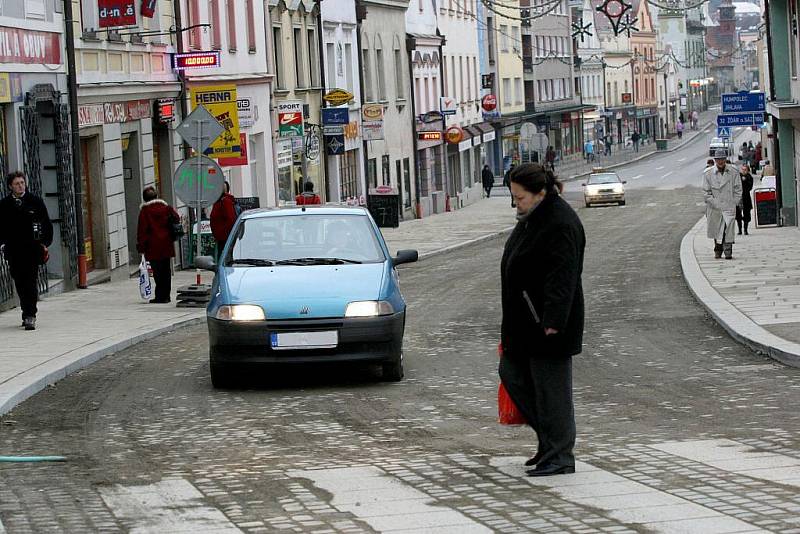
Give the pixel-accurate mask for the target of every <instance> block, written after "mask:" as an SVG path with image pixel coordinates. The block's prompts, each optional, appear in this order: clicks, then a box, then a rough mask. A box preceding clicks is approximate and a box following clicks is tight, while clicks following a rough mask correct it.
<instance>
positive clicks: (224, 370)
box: [211, 363, 236, 389]
mask: <svg viewBox="0 0 800 534" xmlns="http://www.w3.org/2000/svg"><path fill="white" fill-rule="evenodd" d="M211 385H212V386H214V389H230V388H232V387H234V386H235V385H236V380H235V378H234V376H233V375H232V374H231V368H230V367H228V366H225V365H220V364H218V363H212V364H211Z"/></svg>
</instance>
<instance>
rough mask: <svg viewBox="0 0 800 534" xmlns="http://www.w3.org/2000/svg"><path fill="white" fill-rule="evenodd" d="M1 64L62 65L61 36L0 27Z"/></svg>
mask: <svg viewBox="0 0 800 534" xmlns="http://www.w3.org/2000/svg"><path fill="white" fill-rule="evenodd" d="M0 63H39V64H45V65H60V64H61V41H60V39H59V35H58V34H57V33H52V32H37V31H33V30H23V29H22V28H8V27H6V26H0Z"/></svg>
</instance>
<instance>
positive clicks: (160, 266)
mask: <svg viewBox="0 0 800 534" xmlns="http://www.w3.org/2000/svg"><path fill="white" fill-rule="evenodd" d="M142 199H143V200H144V204H142V210H141V211H140V212H139V225H138V227H137V232H136V250H138V251H139V253H141V254H144V257H145V259H146V260H147V261H149V262H150V266H151V267H152V268H153V278H154V279H155V283H156V298H154V299H153V300H151V301H150V303H151V304H165V303H167V302H169V301H170V294H171V293H172V287H171V286H172V265H171V263H172V258H174V257H175V245H174V244H173V241H172V233H171V232H170V218H172V219H173V220H180V216H179V215H178V212H177V211H175V210H174V209H173V208H172V206H170V205H169V204H167V203H166V202H164V201H163V200H161V199H160V198H158V194H157V193H156V189H155V187H152V186H148V187H145V188H144V191H142Z"/></svg>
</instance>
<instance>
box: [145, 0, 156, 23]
mask: <svg viewBox="0 0 800 534" xmlns="http://www.w3.org/2000/svg"><path fill="white" fill-rule="evenodd" d="M157 3H158V0H142V11H141V13H142V16H143V17H147V18H148V19H152V18H153V15H155V14H156V4H157Z"/></svg>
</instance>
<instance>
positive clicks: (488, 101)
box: [481, 94, 497, 111]
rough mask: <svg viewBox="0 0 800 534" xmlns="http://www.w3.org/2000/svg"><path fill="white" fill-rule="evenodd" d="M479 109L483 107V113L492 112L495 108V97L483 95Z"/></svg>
mask: <svg viewBox="0 0 800 534" xmlns="http://www.w3.org/2000/svg"><path fill="white" fill-rule="evenodd" d="M481 107H483V111H494V109H495V108H496V107H497V97H496V96H495V95H491V94H489V95H485V96H484V97H483V98H482V99H481Z"/></svg>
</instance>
